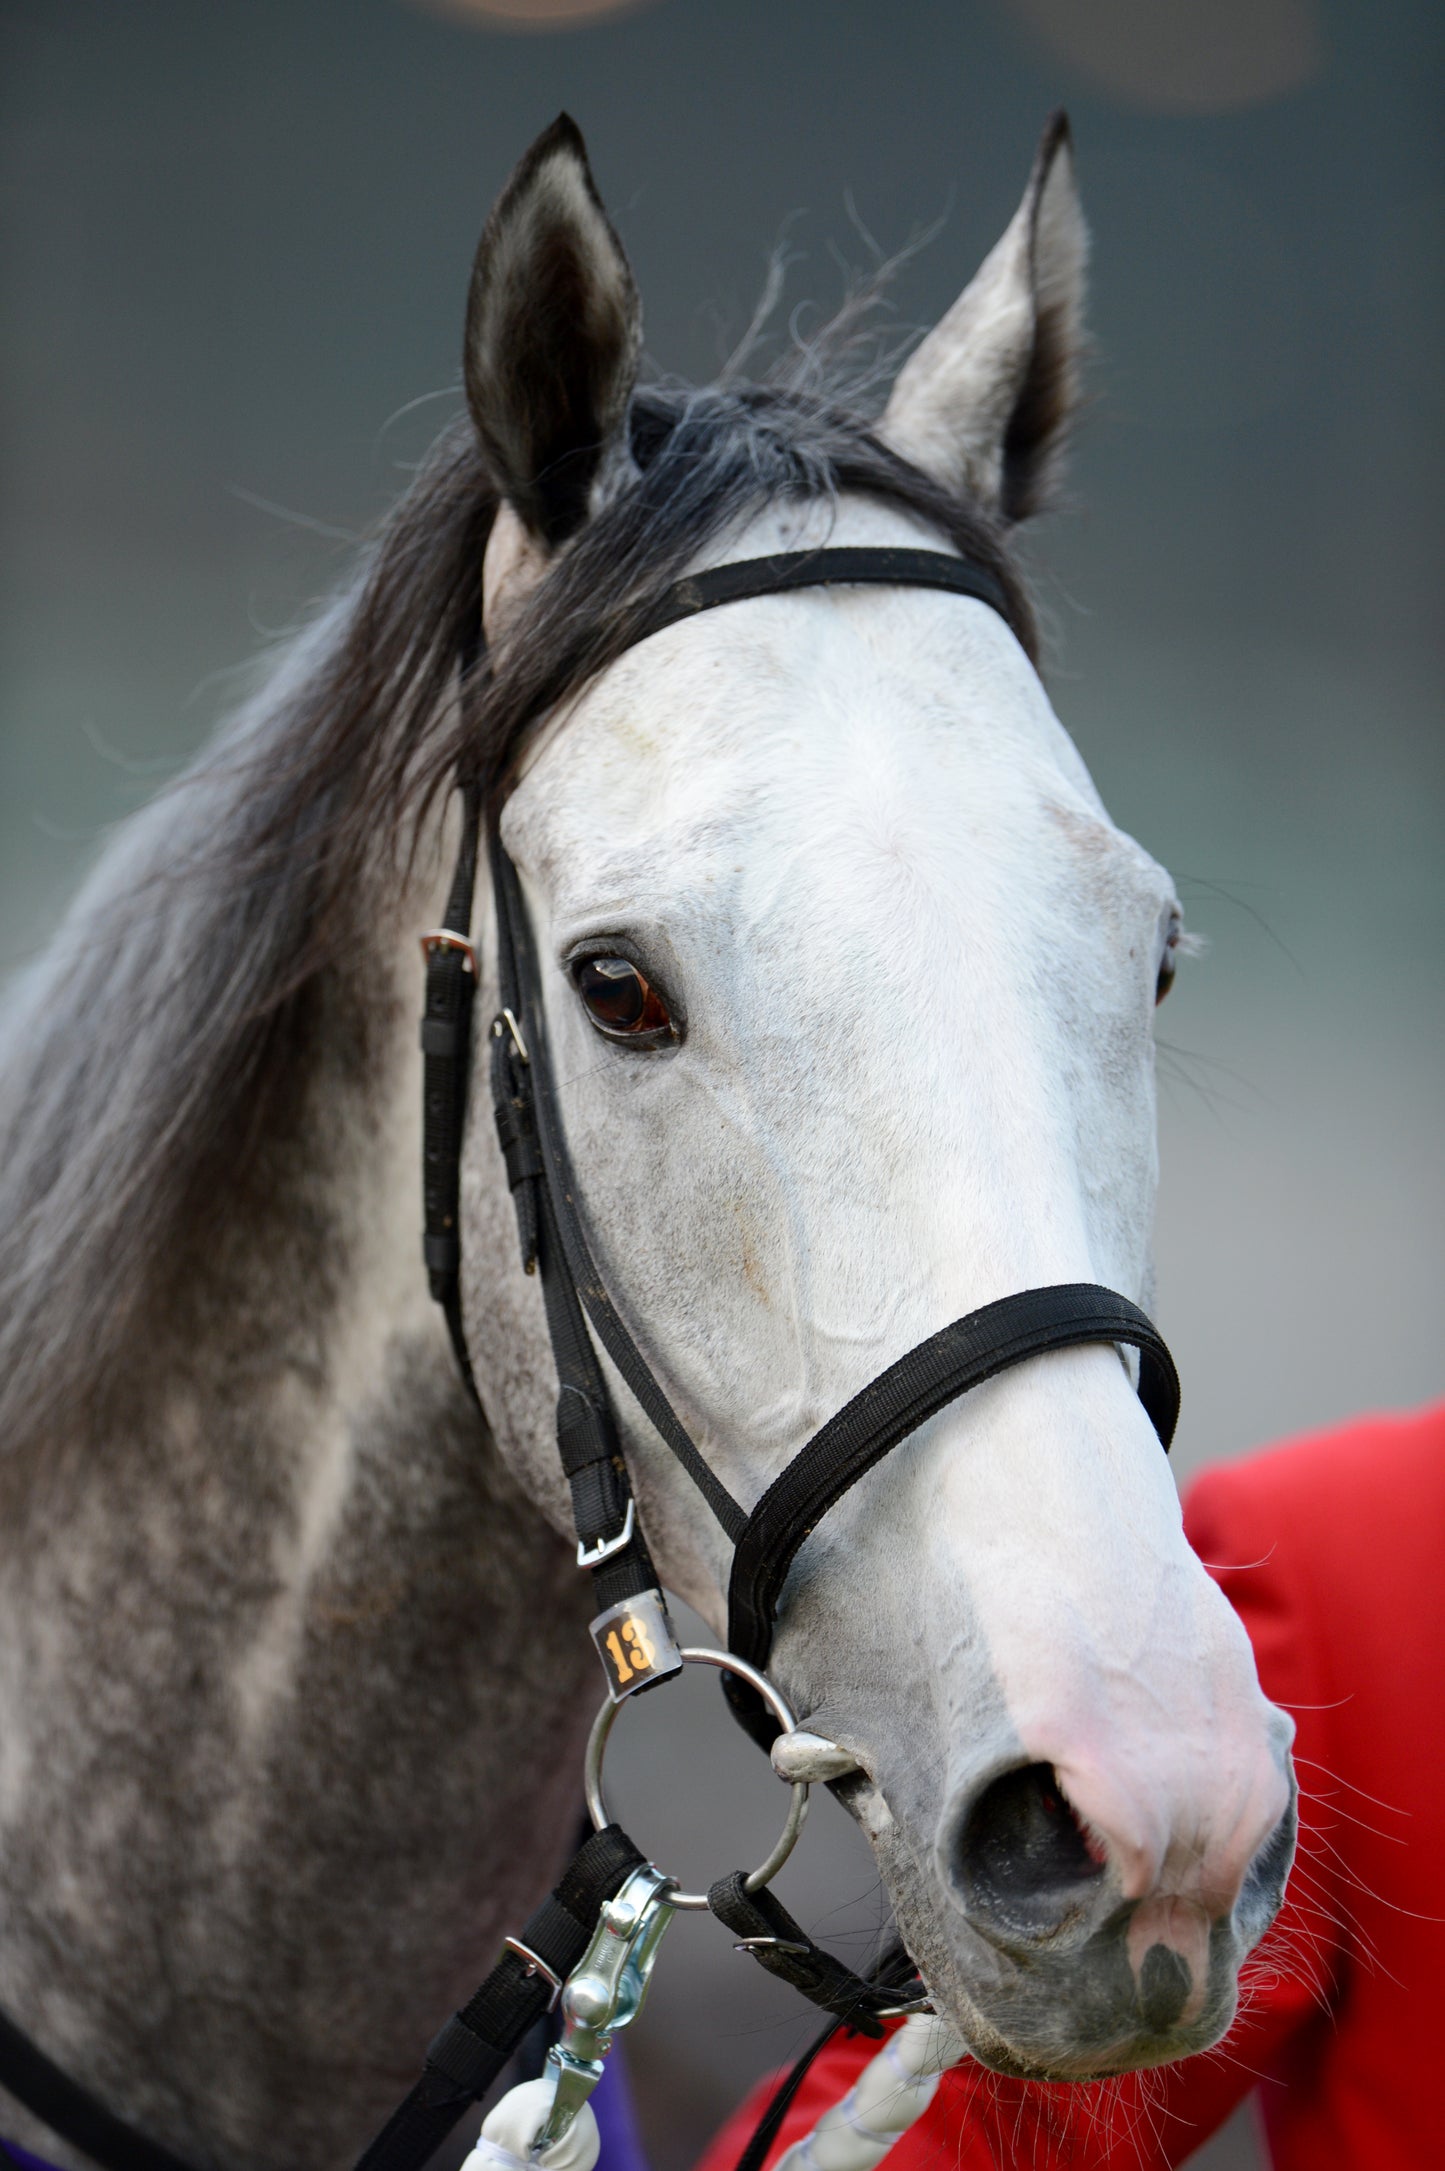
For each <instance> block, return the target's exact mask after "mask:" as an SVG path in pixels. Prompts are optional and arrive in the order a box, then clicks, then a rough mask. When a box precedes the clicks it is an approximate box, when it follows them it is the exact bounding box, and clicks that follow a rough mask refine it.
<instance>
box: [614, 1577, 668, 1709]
mask: <svg viewBox="0 0 1445 2171" xmlns="http://www.w3.org/2000/svg"><path fill="white" fill-rule="evenodd" d="M592 1641H593V1642H594V1643H595V1644H596V1646H597V1656H598V1657H599V1658H600V1659H601V1661H602V1671H603V1672H604V1673H605V1674H606V1676H607V1693H608V1695H609V1696H610V1697H611V1698H612V1701H613V1703H614V1704H620V1703H621V1702H622V1700H623V1698H624V1697H627V1696H635V1695H636V1694H637V1692H638V1690H639V1689H648V1688H651V1686H652V1684H653V1682H654V1681H665V1680H666V1679H667V1676H668V1675H669V1674H674V1673H680V1672H681V1671H682V1653H681V1651H679V1649H678V1648H677V1645H676V1643H675V1642H674V1640H673V1634H672V1623H671V1621H669V1619H668V1617H667V1607H666V1605H665V1604H664V1602H663V1597H662V1593H661V1591H642V1592H640V1593H639V1595H638V1596H637V1597H636V1598H628V1599H624V1601H623V1603H622V1604H621V1605H620V1606H609V1607H608V1609H607V1611H606V1612H605V1613H599V1614H598V1616H597V1618H596V1620H595V1621H594V1622H593V1623H592Z"/></svg>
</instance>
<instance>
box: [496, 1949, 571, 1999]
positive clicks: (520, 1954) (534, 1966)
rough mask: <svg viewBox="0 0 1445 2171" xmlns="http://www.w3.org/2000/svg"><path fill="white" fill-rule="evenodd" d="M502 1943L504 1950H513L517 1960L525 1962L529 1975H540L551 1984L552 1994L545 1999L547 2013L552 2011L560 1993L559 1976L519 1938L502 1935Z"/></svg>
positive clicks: (560, 1979) (560, 1980) (560, 1982)
mask: <svg viewBox="0 0 1445 2171" xmlns="http://www.w3.org/2000/svg"><path fill="white" fill-rule="evenodd" d="M502 1944H503V1947H504V1948H505V1950H506V1951H508V1952H514V1953H515V1954H516V1955H517V1958H518V1959H519V1960H522V1961H525V1962H526V1967H527V1973H528V1974H529V1975H540V1976H541V1977H542V1979H543V1981H544V1982H548V1983H550V1984H551V1986H552V1995H551V1997H550V1998H548V2000H547V2010H548V2012H549V2013H550V2012H551V2011H553V2009H554V2008H555V2006H556V2003H557V2000H558V1998H560V1997H561V1995H562V1978H561V1976H560V1975H554V1974H553V1972H552V1970H551V1968H549V1967H548V1965H547V1963H546V1961H545V1960H543V1959H541V1958H539V1956H538V1955H537V1954H536V1953H535V1952H533V1950H532V1948H531V1946H530V1945H524V1944H523V1943H522V1941H521V1939H520V1938H516V1937H504V1938H503V1939H502Z"/></svg>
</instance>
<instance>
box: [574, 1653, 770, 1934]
mask: <svg viewBox="0 0 1445 2171" xmlns="http://www.w3.org/2000/svg"><path fill="white" fill-rule="evenodd" d="M682 1657H683V1662H684V1664H686V1665H688V1666H715V1667H716V1668H717V1670H718V1672H719V1673H735V1674H736V1675H737V1676H738V1678H739V1679H740V1680H742V1681H746V1682H747V1684H748V1686H749V1688H753V1689H756V1690H757V1692H758V1694H759V1696H761V1697H762V1699H763V1702H764V1703H765V1704H766V1705H767V1707H768V1709H769V1711H771V1713H772V1714H773V1717H774V1718H775V1719H776V1720H777V1722H778V1724H779V1726H781V1728H782V1729H783V1732H784V1733H785V1734H791V1733H792V1732H793V1731H794V1729H795V1728H796V1726H797V1723H798V1722H797V1720H796V1719H795V1718H794V1717H793V1714H792V1712H791V1711H790V1710H789V1709H788V1706H787V1704H786V1703H785V1702H784V1700H783V1698H782V1697H781V1696H780V1695H779V1693H778V1691H777V1690H776V1689H775V1688H774V1687H773V1684H772V1682H771V1681H770V1680H769V1679H768V1677H767V1675H766V1674H765V1673H759V1672H758V1669H757V1668H756V1666H749V1665H748V1663H747V1661H746V1660H745V1659H741V1658H735V1657H734V1656H733V1654H732V1653H731V1652H730V1651H710V1650H707V1649H705V1648H703V1647H701V1646H694V1647H692V1648H691V1649H688V1650H685V1651H684V1652H683V1653H682ZM621 1709H622V1705H621V1704H614V1703H613V1701H612V1699H611V1697H610V1696H609V1697H608V1698H607V1700H606V1701H605V1702H604V1704H603V1706H602V1709H601V1710H600V1711H599V1712H598V1714H597V1716H596V1718H595V1719H594V1720H593V1722H592V1732H591V1733H590V1734H589V1735H588V1737H587V1758H586V1762H585V1763H584V1765H583V1783H584V1785H585V1787H586V1790H587V1812H588V1815H589V1816H590V1817H591V1819H592V1822H593V1824H594V1825H595V1826H596V1827H597V1830H598V1831H599V1832H600V1831H601V1830H602V1828H603V1826H604V1825H606V1824H610V1823H611V1821H612V1819H611V1815H610V1813H609V1811H608V1808H607V1804H606V1802H605V1800H604V1799H603V1795H602V1760H603V1758H604V1757H605V1755H606V1754H607V1737H608V1735H609V1734H610V1733H611V1732H612V1728H613V1726H614V1724H615V1723H616V1719H617V1714H618V1712H619V1711H620V1710H621ZM789 1791H790V1792H791V1795H792V1800H791V1801H790V1803H789V1804H788V1821H787V1823H786V1824H785V1825H784V1826H783V1829H782V1832H781V1834H780V1835H779V1838H778V1843H777V1845H776V1846H775V1847H774V1849H773V1851H772V1853H771V1854H770V1855H769V1856H768V1857H767V1859H766V1861H763V1862H760V1863H759V1864H758V1866H757V1868H756V1869H755V1870H750V1871H749V1872H748V1875H747V1876H746V1878H745V1879H744V1880H743V1883H744V1887H745V1889H746V1890H747V1891H749V1892H758V1891H760V1890H761V1889H762V1887H763V1886H764V1885H767V1884H771V1883H772V1881H773V1879H774V1878H775V1877H776V1876H777V1874H778V1871H779V1870H780V1869H781V1868H782V1866H783V1864H784V1863H785V1862H786V1861H787V1859H788V1856H789V1855H790V1854H791V1853H792V1851H793V1849H794V1847H795V1846H796V1845H797V1843H798V1834H799V1833H800V1832H801V1831H802V1829H803V1819H804V1818H805V1817H806V1816H807V1814H808V1783H807V1781H806V1780H805V1779H797V1780H794V1782H793V1784H792V1787H791V1788H790V1790H789ZM667 1904H668V1906H669V1907H681V1908H687V1909H691V1910H692V1911H693V1913H695V1914H702V1913H705V1912H706V1910H707V1894H706V1893H705V1892H679V1891H677V1890H676V1889H674V1890H673V1891H671V1892H669V1893H668V1895H667Z"/></svg>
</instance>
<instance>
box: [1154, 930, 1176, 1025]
mask: <svg viewBox="0 0 1445 2171" xmlns="http://www.w3.org/2000/svg"><path fill="white" fill-rule="evenodd" d="M1178 948H1179V929H1178V928H1177V927H1171V928H1170V930H1169V938H1168V940H1167V941H1166V943H1165V945H1164V955H1163V956H1162V957H1161V958H1160V960H1159V977H1158V979H1157V980H1156V981H1155V983H1154V1007H1155V1009H1156V1010H1157V1009H1158V1007H1159V1005H1160V1004H1161V1003H1162V1002H1163V1000H1164V998H1165V996H1166V995H1167V994H1168V993H1169V990H1170V989H1171V988H1172V987H1173V985H1174V967H1175V952H1176V951H1177V950H1178Z"/></svg>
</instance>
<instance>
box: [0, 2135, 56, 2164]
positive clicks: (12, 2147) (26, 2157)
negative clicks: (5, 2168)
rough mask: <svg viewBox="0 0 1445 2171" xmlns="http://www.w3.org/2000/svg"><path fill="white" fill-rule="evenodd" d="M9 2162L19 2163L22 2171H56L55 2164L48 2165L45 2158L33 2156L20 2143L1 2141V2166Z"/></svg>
mask: <svg viewBox="0 0 1445 2171" xmlns="http://www.w3.org/2000/svg"><path fill="white" fill-rule="evenodd" d="M7 2162H8V2163H18V2164H19V2166H20V2171H55V2166H54V2164H53V2163H47V2162H46V2161H45V2158H44V2157H43V2156H32V2155H31V2153H30V2151H29V2149H28V2148H22V2147H21V2146H20V2143H19V2142H18V2141H3V2140H0V2164H4V2163H7Z"/></svg>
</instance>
